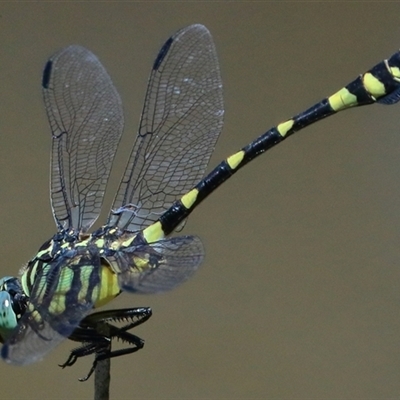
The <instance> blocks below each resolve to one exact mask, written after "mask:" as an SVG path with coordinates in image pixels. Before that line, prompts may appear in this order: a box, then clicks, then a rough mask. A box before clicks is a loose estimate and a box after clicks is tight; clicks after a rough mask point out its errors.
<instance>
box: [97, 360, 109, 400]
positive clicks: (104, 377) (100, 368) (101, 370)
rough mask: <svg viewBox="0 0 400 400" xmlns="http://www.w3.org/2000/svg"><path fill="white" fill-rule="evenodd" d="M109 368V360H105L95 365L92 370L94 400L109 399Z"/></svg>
mask: <svg viewBox="0 0 400 400" xmlns="http://www.w3.org/2000/svg"><path fill="white" fill-rule="evenodd" d="M110 367H111V360H110V359H109V358H106V359H105V360H101V361H99V362H98V363H97V365H96V369H95V370H94V400H109V398H110V379H111V375H110Z"/></svg>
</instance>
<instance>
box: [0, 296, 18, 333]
mask: <svg viewBox="0 0 400 400" xmlns="http://www.w3.org/2000/svg"><path fill="white" fill-rule="evenodd" d="M17 323H18V321H17V316H16V315H15V312H14V310H13V308H12V300H11V297H10V295H9V294H8V293H7V292H4V291H2V292H0V336H1V339H2V340H3V341H4V340H6V339H7V338H8V336H9V335H10V333H11V332H12V331H13V330H14V329H15V327H16V326H17Z"/></svg>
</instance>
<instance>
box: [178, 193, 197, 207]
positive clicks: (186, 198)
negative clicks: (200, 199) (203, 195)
mask: <svg viewBox="0 0 400 400" xmlns="http://www.w3.org/2000/svg"><path fill="white" fill-rule="evenodd" d="M198 194H199V191H198V190H197V189H192V190H191V191H190V192H188V193H186V194H185V195H183V196H182V198H181V202H182V204H183V205H184V206H185V207H186V209H187V210H189V209H190V207H192V205H193V203H194V202H195V201H196V199H197V196H198Z"/></svg>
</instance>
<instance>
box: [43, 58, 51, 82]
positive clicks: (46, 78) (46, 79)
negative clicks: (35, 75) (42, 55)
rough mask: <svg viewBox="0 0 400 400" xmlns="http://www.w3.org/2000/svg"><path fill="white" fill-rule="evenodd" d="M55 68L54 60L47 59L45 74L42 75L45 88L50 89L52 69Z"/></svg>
mask: <svg viewBox="0 0 400 400" xmlns="http://www.w3.org/2000/svg"><path fill="white" fill-rule="evenodd" d="M52 68H53V61H51V60H49V61H47V63H46V65H45V67H44V70H43V76H42V86H43V88H44V89H48V87H49V81H50V75H51V70H52Z"/></svg>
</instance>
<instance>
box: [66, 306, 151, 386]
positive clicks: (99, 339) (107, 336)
mask: <svg viewBox="0 0 400 400" xmlns="http://www.w3.org/2000/svg"><path fill="white" fill-rule="evenodd" d="M151 314H152V312H151V309H150V308H148V307H141V308H128V309H118V310H106V311H101V312H97V313H94V314H91V315H89V316H87V317H86V318H84V319H83V320H82V321H81V323H80V324H79V327H78V328H76V329H75V331H74V332H73V334H72V335H71V336H70V337H69V339H71V340H74V341H77V342H81V343H82V346H80V347H78V348H76V349H73V350H72V351H71V354H70V356H69V357H68V359H67V360H66V362H65V363H63V364H61V365H60V366H61V367H62V368H65V367H70V366H72V365H73V364H75V362H76V361H77V359H78V358H80V357H84V356H87V355H90V354H93V353H95V354H96V355H95V359H94V362H93V364H92V367H91V369H90V371H89V373H88V374H87V375H86V376H85V377H84V378H81V379H79V380H80V381H86V380H88V379H89V378H90V376H91V375H92V374H93V372H94V370H95V368H96V365H97V363H98V362H99V361H102V360H105V359H107V358H113V357H118V356H122V355H125V354H131V353H134V352H136V351H138V350H140V349H141V348H143V346H144V340H143V339H141V338H139V337H138V336H136V335H133V334H131V333H129V332H127V331H128V330H130V329H132V328H134V327H136V326H138V325H141V324H142V323H144V322H145V321H147V320H148V319H149V318H150V317H151ZM122 321H129V322H128V323H127V324H125V325H123V326H121V327H117V326H114V325H112V324H111V322H114V323H116V322H122ZM115 338H116V339H120V340H121V341H123V342H125V343H128V344H129V345H130V346H131V347H128V348H124V349H120V350H115V351H111V342H112V340H113V339H115Z"/></svg>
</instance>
